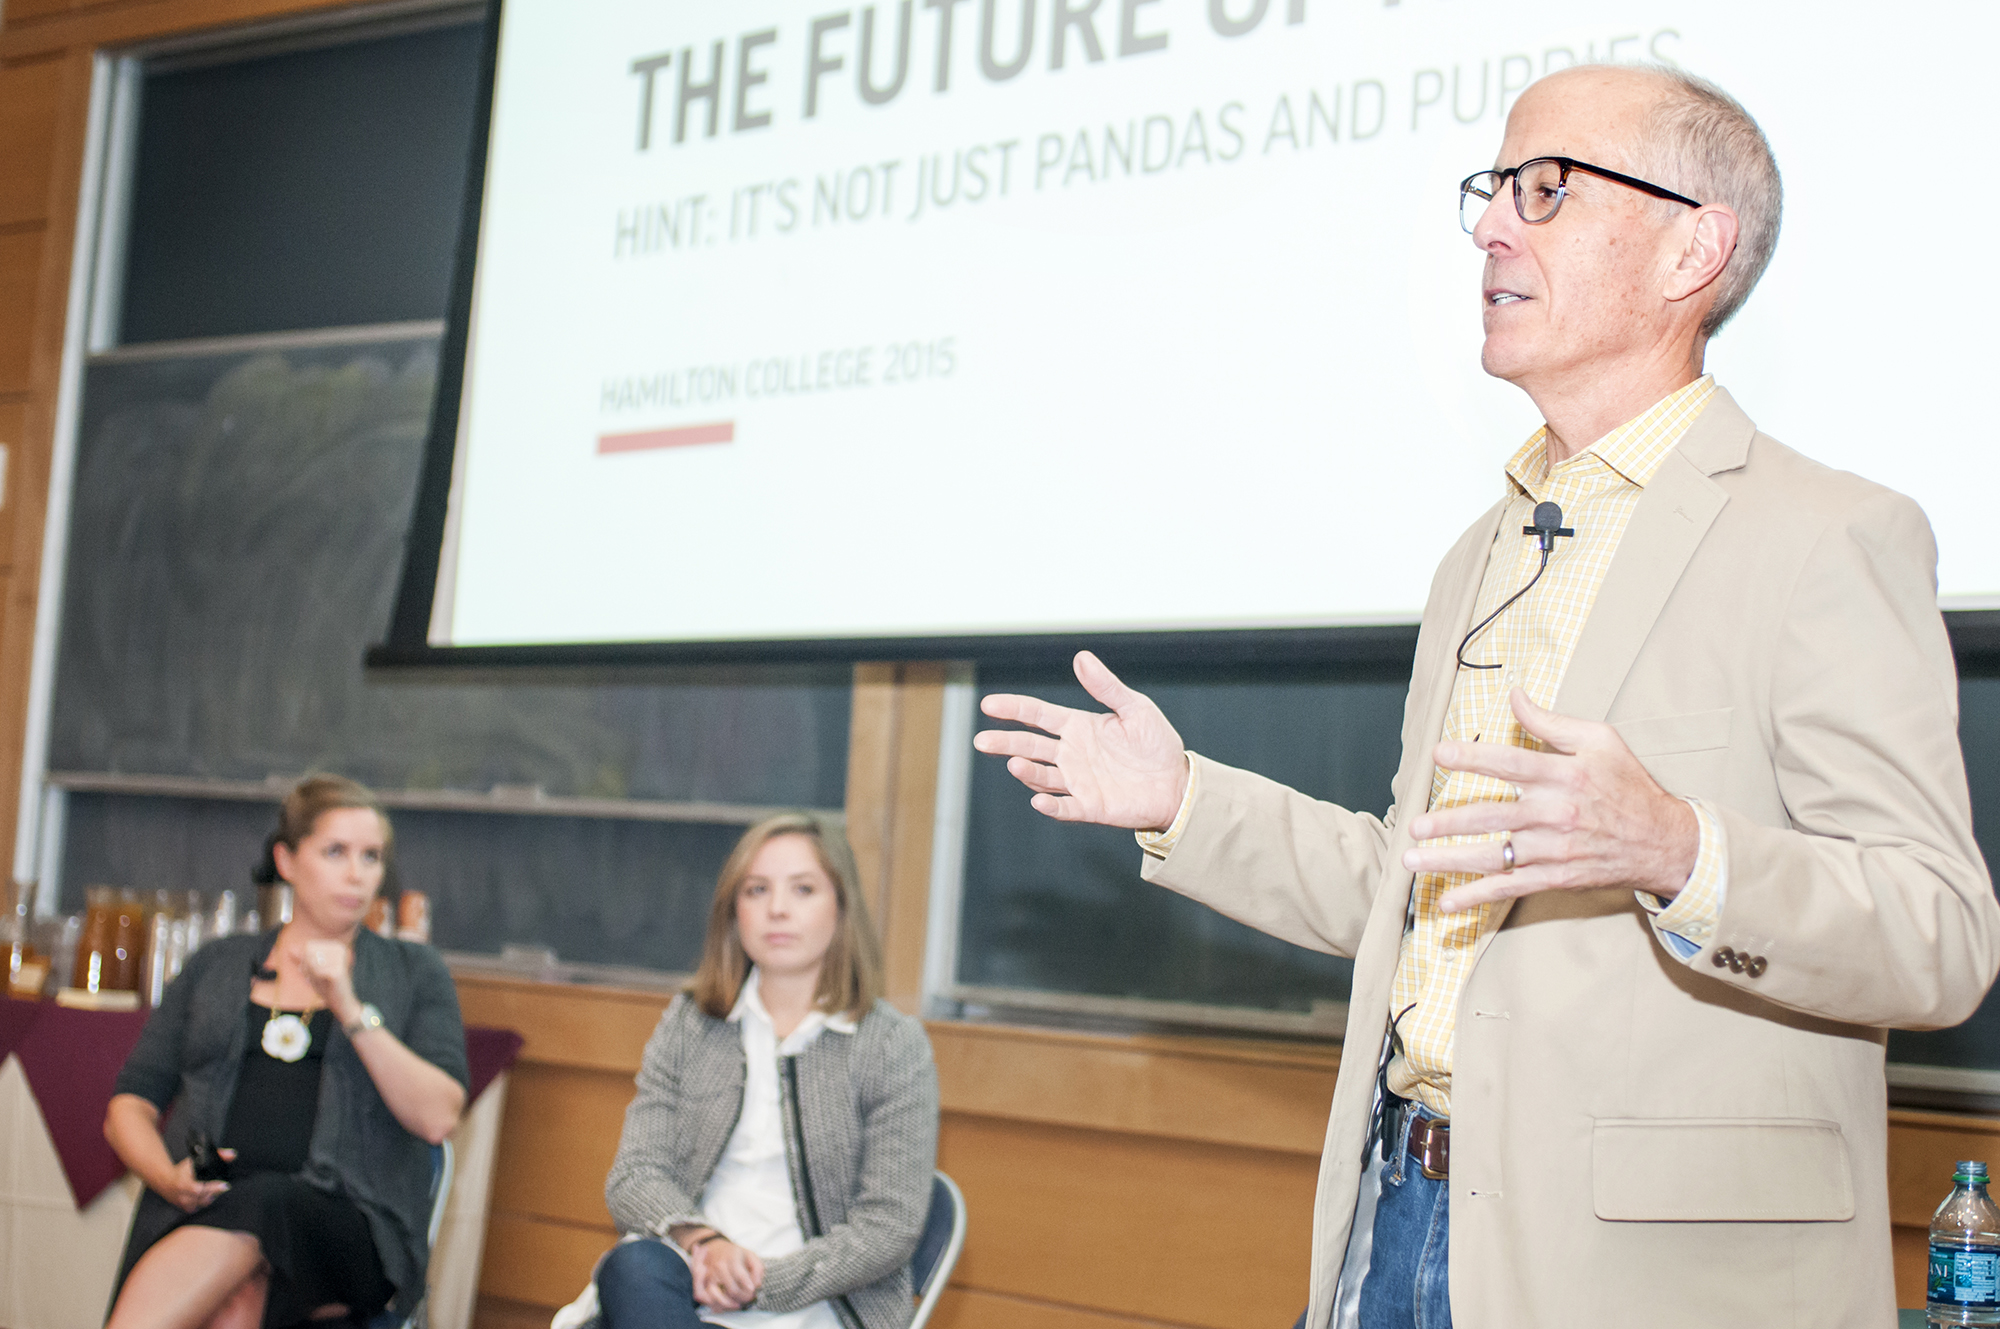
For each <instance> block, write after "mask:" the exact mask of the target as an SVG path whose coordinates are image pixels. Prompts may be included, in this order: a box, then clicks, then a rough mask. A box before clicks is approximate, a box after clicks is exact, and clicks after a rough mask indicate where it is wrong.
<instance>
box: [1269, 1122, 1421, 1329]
mask: <svg viewBox="0 0 2000 1329" xmlns="http://www.w3.org/2000/svg"><path fill="white" fill-rule="evenodd" d="M1415 1110H1416V1111H1418V1112H1421V1113H1422V1114H1423V1115H1424V1116H1426V1117H1435V1116H1436V1115H1437V1114H1436V1113H1434V1112H1432V1111H1430V1110H1429V1109H1428V1108H1424V1107H1417V1108H1416V1109H1415ZM1374 1231H1375V1244H1374V1246H1373V1248H1372V1252H1371V1254H1370V1256H1369V1259H1368V1276H1367V1277H1366V1278H1364V1279H1362V1280H1361V1305H1360V1307H1359V1310H1360V1319H1361V1329H1451V1271H1450V1257H1451V1183H1450V1182H1449V1181H1444V1180H1440V1181H1432V1180H1431V1179H1430V1178H1429V1177H1426V1176H1425V1175H1424V1170H1423V1168H1421V1167H1420V1166H1418V1164H1417V1160H1416V1159H1414V1158H1411V1157H1410V1151H1409V1150H1408V1149H1407V1148H1406V1149H1403V1150H1402V1151H1401V1152H1399V1153H1398V1154H1397V1155H1396V1157H1394V1158H1392V1159H1390V1160H1389V1161H1388V1162H1387V1163H1384V1164H1383V1165H1382V1197H1381V1199H1379V1200H1377V1201H1376V1203H1375V1228H1374ZM1292 1329H1306V1317H1305V1313H1304V1312H1300V1314H1299V1319H1298V1323H1297V1324H1295V1325H1293V1326H1292Z"/></svg>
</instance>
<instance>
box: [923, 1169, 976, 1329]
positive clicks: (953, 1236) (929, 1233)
mask: <svg viewBox="0 0 2000 1329" xmlns="http://www.w3.org/2000/svg"><path fill="white" fill-rule="evenodd" d="M964 1249H965V1193H964V1192H963V1191H961V1190H959V1189H958V1183H957V1182H955V1181H953V1180H952V1179H951V1178H950V1177H947V1176H946V1175H945V1174H944V1173H942V1172H940V1173H937V1174H936V1175H935V1176H933V1177H932V1178H931V1210H930V1213H929V1214H928V1215H927V1216H926V1217H925V1219H924V1234H923V1235H922V1236H921V1237H919V1238H917V1253H916V1254H915V1255H913V1256H911V1257H910V1286H912V1287H913V1288H915V1289H916V1293H917V1297H918V1301H917V1315H916V1318H915V1319H913V1320H911V1321H910V1329H924V1325H925V1324H926V1323H927V1322H928V1321H929V1320H930V1318H931V1312H932V1311H934V1310H936V1309H937V1304H938V1298H939V1297H941V1296H943V1295H944V1286H945V1284H946V1283H949V1282H950V1281H951V1271H952V1266H954V1265H956V1264H957V1263H958V1256H959V1252H960V1251H963V1250H964Z"/></svg>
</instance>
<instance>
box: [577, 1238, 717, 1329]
mask: <svg viewBox="0 0 2000 1329" xmlns="http://www.w3.org/2000/svg"><path fill="white" fill-rule="evenodd" d="M597 1306H598V1311H599V1313H600V1314H601V1315H602V1316H603V1322H604V1329H701V1323H702V1321H701V1313H700V1312H699V1311H697V1310H696V1309H695V1304H694V1274H693V1272H692V1271H690V1270H689V1269H688V1267H687V1261H686V1260H683V1259H682V1258H681V1257H680V1256H679V1255H678V1254H676V1253H675V1252H674V1251H673V1249H672V1248H670V1247H668V1246H667V1245H665V1244H664V1243H662V1242H657V1241H628V1242H625V1243H623V1244H622V1245H618V1246H614V1247H612V1249H611V1253H610V1254H609V1255H607V1256H605V1257H604V1263H603V1264H601V1265H599V1266H598V1267H597Z"/></svg>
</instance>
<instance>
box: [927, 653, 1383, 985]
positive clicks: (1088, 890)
mask: <svg viewBox="0 0 2000 1329" xmlns="http://www.w3.org/2000/svg"><path fill="white" fill-rule="evenodd" d="M1406 671H1407V665H1406V666H1405V672H1404V673H1403V674H1402V675H1401V676H1398V673H1397V671H1396V670H1394V669H1387V670H1375V671H1370V672H1365V673H1357V672H1356V671H1352V670H1349V671H1341V672H1333V671H1312V670H1289V671H1279V670H1272V669H1264V670H1259V671H1257V672H1256V673H1254V674H1251V673H1238V674H1235V675H1231V674H1227V673H1220V672H1217V673H1211V674H1208V675H1205V676H1194V677H1190V676H1189V675H1187V674H1185V673H1183V674H1178V675H1161V676H1153V675H1147V674H1145V673H1143V672H1131V673H1128V674H1127V675H1126V681H1127V682H1129V683H1130V684H1132V686H1134V687H1136V688H1138V689H1139V690H1140V691H1142V692H1145V693H1147V694H1148V695H1149V696H1151V697H1152V698H1153V699H1154V700H1155V701H1157V702H1158V703H1159V704H1160V706H1161V708H1162V709H1164V710H1165V711H1166V712H1167V714H1168V715H1169V716H1170V717H1171V718H1172V719H1173V722H1174V725H1175V727H1176V728H1178V729H1179V730H1180V733H1181V737H1182V739H1183V740H1184V741H1185V742H1186V743H1187V744H1188V746H1189V747H1191V748H1193V749H1194V750H1195V751H1197V752H1201V753H1204V754H1206V755H1208V756H1211V757H1214V758H1215V759H1216V760H1218V761H1224V762H1228V763H1229V764H1230V765H1232V766H1242V767H1246V768H1248V769H1251V770H1255V771H1258V772H1261V773H1263V774H1265V775H1269V776H1271V777H1272V778H1273V779H1276V780H1281V781H1283V782H1285V783H1286V784H1289V785H1291V786H1293V787H1294V788H1296V789H1300V790H1303V791H1305V792H1306V793H1309V794H1312V795H1313V796H1314V797H1318V798H1328V799H1332V800H1334V801H1336V802H1338V803H1341V804H1342V805H1343V806H1347V807H1355V808H1364V809H1369V810H1372V811H1374V812H1377V813H1381V812H1384V811H1386V810H1387V809H1388V806H1389V781H1390V779H1391V777H1392V776H1394V775H1395V773H1396V762H1397V760H1398V757H1399V755H1400V751H1401V745H1400V736H1399V730H1400V729H1401V726H1402V714H1403V696H1404V693H1405V692H1406V691H1407V682H1408V680H1407V672H1406ZM979 690H980V691H981V692H982V693H986V692H1026V693H1031V694H1033V695H1035V696H1039V697H1044V698H1046V699H1048V700H1050V701H1054V702H1058V703H1060V704H1062V705H1066V706H1080V707H1089V708H1091V709H1100V708H1099V707H1098V706H1097V704H1096V703H1095V702H1093V701H1091V699H1090V698H1089V697H1088V696H1086V695H1085V693H1084V691H1083V689H1082V688H1080V687H1079V686H1077V684H1076V682H1075V680H1074V679H1073V678H1069V677H1067V676H1064V675H1059V674H1051V673H1047V672H1006V673H1002V672H998V671H982V672H981V674H980V675H979ZM966 848H967V854H966V872H965V896H964V901H963V904H962V906H961V912H960V919H961V931H960V939H959V947H960V950H959V967H958V977H959V981H960V982H961V983H964V984H967V985H970V986H978V987H1009V988H1022V987H1025V988H1033V989H1040V990H1047V991H1056V992H1067V993H1077V994H1082V995H1086V996H1095V997H1132V998H1142V999H1147V1000H1153V1001H1172V1002H1184V1003H1192V1004H1195V1005H1203V1006H1236V1007H1251V1008H1256V1009H1263V1010H1279V1011H1291V1012H1296V1013H1299V1014H1309V1013H1311V1011H1312V1009H1313V1005H1314V1003H1316V1002H1331V1001H1345V1000H1346V998H1347V994H1348V984H1349V980H1350V978H1351V975H1352V972H1353V967H1352V965H1351V964H1350V962H1349V961H1347V960H1344V959H1338V958H1335V957H1333V956H1329V955H1321V954H1318V953H1317V952H1313V951H1309V950H1305V949H1302V948H1300V947H1296V946H1292V945H1289V944H1287V943H1285V942H1281V941H1278V940H1276V939H1275V938H1272V937H1268V936H1266V935H1264V934H1263V933H1261V932H1257V931H1256V930H1254V929H1252V928H1248V927H1244V926H1243V925H1242V924H1240V923H1235V922H1232V921H1231V920H1229V919H1226V918H1224V917H1222V915H1220V914H1217V913H1215V912H1213V911H1212V910H1209V909H1207V908H1205V907H1203V906H1201V905H1198V904H1195V903H1194V902H1192V901H1190V900H1187V899H1185V898H1183V897H1181V896H1178V895H1175V894H1173V893H1172V892H1170V891H1165V890H1162V889H1160V888H1159V887H1156V886H1149V885H1147V884H1146V883H1145V882H1143V881H1141V880H1140V878H1139V850H1138V847H1137V845H1135V844H1134V843H1133V839H1132V834H1131V832H1129V831H1116V830H1109V829H1106V828H1103V827H1086V826H1073V825H1070V824H1067V823H1062V822H1054V821H1050V820H1049V819H1048V818H1046V817H1043V816H1042V815H1041V814H1039V813H1037V812H1035V811H1034V810H1033V809H1032V808H1030V807H1029V806H1028V795H1027V792H1026V791H1025V790H1023V789H1022V787H1021V786H1020V784H1019V783H1018V782H1016V781H1015V780H1014V778H1013V777H1012V776H1010V775H1008V774H1007V769H1006V766H1005V764H1004V763H1002V762H1000V761H997V760H994V759H992V758H986V757H981V758H977V759H975V761H974V764H973V768H972V805H971V809H970V815H969V817H968V820H967V826H966Z"/></svg>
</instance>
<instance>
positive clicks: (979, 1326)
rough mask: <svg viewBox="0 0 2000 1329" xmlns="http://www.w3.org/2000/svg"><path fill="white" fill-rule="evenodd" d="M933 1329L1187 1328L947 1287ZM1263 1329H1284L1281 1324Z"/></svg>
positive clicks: (1175, 1323)
mask: <svg viewBox="0 0 2000 1329" xmlns="http://www.w3.org/2000/svg"><path fill="white" fill-rule="evenodd" d="M931 1324H932V1326H934V1329H1184V1326H1185V1321H1179V1320H1140V1319H1134V1318H1133V1317H1131V1316H1129V1315H1107V1314H1104V1313H1103V1312H1100V1311H1086V1310H1079V1309H1077V1308H1076V1307H1074V1306H1063V1305H1059V1304H1057V1303H1055V1302H1051V1301H1033V1300H1030V1299H1028V1298H1026V1297H1007V1296H1002V1295H1000V1294H999V1293H996V1292H973V1291H968V1290H966V1289H963V1288H956V1287H954V1288H947V1289H946V1290H945V1294H944V1295H943V1296H942V1297H940V1298H938V1308H937V1313H936V1314H935V1315H933V1316H932V1317H931ZM1260 1329H1283V1326H1282V1325H1269V1326H1260Z"/></svg>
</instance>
